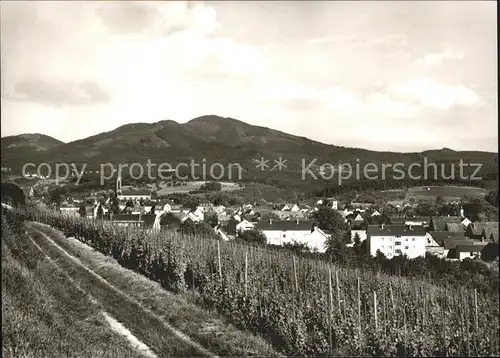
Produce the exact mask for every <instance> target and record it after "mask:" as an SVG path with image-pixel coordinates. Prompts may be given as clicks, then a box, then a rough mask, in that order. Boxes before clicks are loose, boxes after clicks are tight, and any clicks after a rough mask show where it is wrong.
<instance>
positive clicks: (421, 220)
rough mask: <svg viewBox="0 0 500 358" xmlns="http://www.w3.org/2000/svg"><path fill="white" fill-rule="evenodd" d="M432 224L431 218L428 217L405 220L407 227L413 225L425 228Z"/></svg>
mask: <svg viewBox="0 0 500 358" xmlns="http://www.w3.org/2000/svg"><path fill="white" fill-rule="evenodd" d="M429 223H430V218H428V217H425V216H424V217H422V216H418V217H413V218H404V224H405V225H413V226H417V225H418V226H423V227H428V226H429Z"/></svg>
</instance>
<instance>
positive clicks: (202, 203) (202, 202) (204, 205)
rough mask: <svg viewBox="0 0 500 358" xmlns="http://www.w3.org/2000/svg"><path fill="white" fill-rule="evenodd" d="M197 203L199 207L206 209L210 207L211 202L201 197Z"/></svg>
mask: <svg viewBox="0 0 500 358" xmlns="http://www.w3.org/2000/svg"><path fill="white" fill-rule="evenodd" d="M198 205H199V206H200V207H202V208H203V209H205V210H207V209H210V208H211V207H212V202H211V201H210V200H208V199H201V200H200V203H199V204H198Z"/></svg>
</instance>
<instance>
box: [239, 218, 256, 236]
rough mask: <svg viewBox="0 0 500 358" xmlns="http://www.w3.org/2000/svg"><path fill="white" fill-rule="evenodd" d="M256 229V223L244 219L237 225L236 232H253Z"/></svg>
mask: <svg viewBox="0 0 500 358" xmlns="http://www.w3.org/2000/svg"><path fill="white" fill-rule="evenodd" d="M254 227H255V223H253V222H251V221H248V220H246V219H243V220H242V221H240V222H239V223H238V224H237V225H236V232H239V233H241V232H245V231H248V230H252V229H253V228H254Z"/></svg>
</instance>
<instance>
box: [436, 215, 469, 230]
mask: <svg viewBox="0 0 500 358" xmlns="http://www.w3.org/2000/svg"><path fill="white" fill-rule="evenodd" d="M461 222H462V218H461V217H460V216H437V217H433V218H431V225H432V226H433V230H435V231H446V224H447V223H461Z"/></svg>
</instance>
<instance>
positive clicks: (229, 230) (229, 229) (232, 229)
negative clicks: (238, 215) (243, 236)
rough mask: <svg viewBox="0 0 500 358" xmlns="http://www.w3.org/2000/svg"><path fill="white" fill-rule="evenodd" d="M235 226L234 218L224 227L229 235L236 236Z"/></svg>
mask: <svg viewBox="0 0 500 358" xmlns="http://www.w3.org/2000/svg"><path fill="white" fill-rule="evenodd" d="M236 225H238V221H236V219H235V218H231V219H229V222H228V223H227V226H226V230H227V233H228V234H229V235H236Z"/></svg>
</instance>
